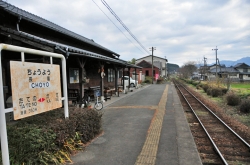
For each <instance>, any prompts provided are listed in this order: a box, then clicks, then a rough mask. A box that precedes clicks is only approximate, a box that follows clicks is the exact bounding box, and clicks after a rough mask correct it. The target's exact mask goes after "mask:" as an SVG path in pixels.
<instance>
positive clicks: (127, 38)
mask: <svg viewBox="0 0 250 165" xmlns="http://www.w3.org/2000/svg"><path fill="white" fill-rule="evenodd" d="M92 1H93V2H94V3H95V1H94V0H92ZM95 4H96V3H95ZM96 6H97V7H98V8H99V9H100V10H101V11H102V13H103V14H104V15H106V17H107V18H108V19H109V20H110V21H111V22H112V23H113V25H115V26H116V24H115V23H114V22H113V21H112V20H111V19H110V18H109V16H108V15H107V14H106V13H105V12H104V11H103V10H102V9H101V8H100V7H99V6H98V5H97V4H96ZM116 27H117V29H118V30H120V32H122V31H121V29H120V28H119V27H118V26H116ZM122 34H123V35H124V36H125V37H126V38H127V39H128V40H129V41H130V42H131V43H132V44H133V45H134V46H135V47H136V48H137V49H139V48H138V47H137V46H136V45H135V44H134V43H133V42H132V41H131V40H130V39H129V38H128V37H127V36H126V35H125V34H124V33H123V32H122ZM139 50H140V51H141V49H139ZM141 52H142V51H141ZM142 53H143V52H142Z"/></svg>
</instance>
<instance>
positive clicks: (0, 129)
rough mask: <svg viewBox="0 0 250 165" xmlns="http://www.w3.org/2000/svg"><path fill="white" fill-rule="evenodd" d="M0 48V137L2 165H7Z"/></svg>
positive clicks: (0, 51) (7, 148) (8, 162)
mask: <svg viewBox="0 0 250 165" xmlns="http://www.w3.org/2000/svg"><path fill="white" fill-rule="evenodd" d="M2 48H3V45H0V60H1V61H0V98H1V99H0V137H1V150H2V163H3V165H9V164H10V160H9V147H8V138H7V129H6V118H5V111H4V109H5V107H4V97H3V80H2Z"/></svg>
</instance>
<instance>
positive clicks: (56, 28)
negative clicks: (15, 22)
mask: <svg viewBox="0 0 250 165" xmlns="http://www.w3.org/2000/svg"><path fill="white" fill-rule="evenodd" d="M0 7H2V8H3V9H4V10H5V11H7V12H8V13H10V14H12V15H15V16H17V17H21V18H22V19H25V20H27V21H30V22H33V23H35V24H38V25H41V26H43V27H46V28H49V29H51V30H54V31H57V32H59V33H61V34H64V35H67V36H69V37H72V38H75V39H78V40H80V41H82V42H85V43H88V44H90V45H93V46H95V47H98V48H100V49H103V50H105V51H108V52H110V53H111V54H114V55H116V56H120V55H119V54H117V53H115V52H113V51H111V50H109V49H107V48H105V47H103V46H101V45H99V44H97V43H96V42H94V41H93V40H91V39H88V38H86V37H83V36H81V35H79V34H76V33H74V32H72V31H69V30H67V29H65V28H63V27H61V26H59V25H56V24H54V23H52V22H50V21H48V20H45V19H43V18H41V17H39V16H36V15H34V14H31V13H29V12H27V11H25V10H22V9H20V8H18V7H15V6H13V5H11V4H9V3H7V2H4V1H0Z"/></svg>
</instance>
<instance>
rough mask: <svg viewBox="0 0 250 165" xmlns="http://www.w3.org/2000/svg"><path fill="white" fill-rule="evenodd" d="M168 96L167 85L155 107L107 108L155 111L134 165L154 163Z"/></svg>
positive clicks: (150, 164)
mask: <svg viewBox="0 0 250 165" xmlns="http://www.w3.org/2000/svg"><path fill="white" fill-rule="evenodd" d="M167 96H168V85H166V87H165V90H164V92H163V94H162V97H161V100H160V102H159V104H158V105H157V106H143V105H136V106H132V105H131V106H118V107H109V109H120V108H122V109H127V108H128V109H131V108H134V109H137V108H145V109H151V110H155V113H154V116H153V118H152V120H151V123H150V126H149V129H148V134H147V137H146V140H145V142H144V145H143V147H142V151H141V153H140V154H139V156H138V157H137V160H136V162H135V165H154V164H155V162H156V156H157V151H158V145H159V141H160V136H161V129H162V123H163V117H164V115H165V107H166V103H167Z"/></svg>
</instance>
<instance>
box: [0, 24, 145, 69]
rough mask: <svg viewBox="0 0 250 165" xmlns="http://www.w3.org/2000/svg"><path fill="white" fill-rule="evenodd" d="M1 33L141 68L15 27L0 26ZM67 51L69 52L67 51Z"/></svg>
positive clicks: (61, 49) (75, 53) (81, 54)
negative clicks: (15, 28) (18, 29)
mask: <svg viewBox="0 0 250 165" xmlns="http://www.w3.org/2000/svg"><path fill="white" fill-rule="evenodd" d="M0 30H1V32H0V34H3V35H6V36H7V35H9V34H11V35H15V36H18V37H21V38H26V39H29V40H30V41H34V42H37V43H41V44H43V45H48V46H51V47H55V49H58V50H60V51H62V52H64V53H65V54H67V55H68V56H69V55H78V56H84V57H89V58H95V59H101V60H103V61H109V62H113V63H117V64H121V65H123V66H127V67H133V68H141V67H139V66H136V65H133V64H129V63H127V61H125V60H122V59H119V58H111V57H107V56H104V55H101V54H98V53H93V52H90V51H87V50H83V49H79V48H76V47H73V46H69V45H65V44H61V43H59V42H54V41H50V40H47V39H44V38H41V37H37V36H34V35H32V34H28V33H25V32H21V31H15V30H13V29H10V28H5V27H3V26H0ZM66 51H67V52H66Z"/></svg>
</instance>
